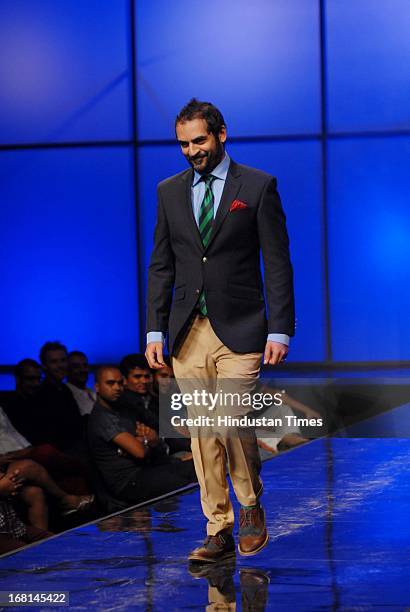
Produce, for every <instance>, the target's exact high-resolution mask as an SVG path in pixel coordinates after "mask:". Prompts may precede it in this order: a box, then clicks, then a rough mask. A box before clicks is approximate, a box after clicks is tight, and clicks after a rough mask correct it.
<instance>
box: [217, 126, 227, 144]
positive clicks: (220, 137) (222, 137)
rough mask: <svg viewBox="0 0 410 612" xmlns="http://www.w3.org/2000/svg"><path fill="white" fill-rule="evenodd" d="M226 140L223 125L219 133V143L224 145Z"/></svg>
mask: <svg viewBox="0 0 410 612" xmlns="http://www.w3.org/2000/svg"><path fill="white" fill-rule="evenodd" d="M226 138H227V134H226V127H225V126H224V125H223V126H222V127H221V130H220V132H219V142H222V144H224V143H225V142H226Z"/></svg>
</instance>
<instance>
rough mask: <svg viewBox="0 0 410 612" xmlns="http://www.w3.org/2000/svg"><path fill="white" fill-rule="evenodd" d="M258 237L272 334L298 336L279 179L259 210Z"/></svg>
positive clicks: (265, 193) (270, 183)
mask: <svg viewBox="0 0 410 612" xmlns="http://www.w3.org/2000/svg"><path fill="white" fill-rule="evenodd" d="M257 219H258V234H259V242H260V245H261V250H262V258H263V269H264V284H265V294H266V302H267V309H268V333H269V334H272V333H276V334H287V335H288V336H294V334H295V299H294V291H293V270H292V264H291V261H290V254H289V237H288V233H287V230H286V217H285V213H284V212H283V208H282V204H281V201H280V197H279V194H278V192H277V189H276V179H275V178H271V180H269V181H268V182H267V184H266V185H265V188H264V191H263V193H262V197H261V201H260V203H259V208H258V217H257Z"/></svg>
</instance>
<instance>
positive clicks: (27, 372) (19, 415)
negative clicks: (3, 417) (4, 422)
mask: <svg viewBox="0 0 410 612" xmlns="http://www.w3.org/2000/svg"><path fill="white" fill-rule="evenodd" d="M14 378H15V380H16V390H15V391H13V392H10V393H7V395H4V397H2V399H1V406H2V408H3V409H4V411H5V413H6V414H7V416H8V418H9V419H10V421H11V423H12V424H13V426H14V427H15V428H16V429H17V431H19V432H20V433H21V434H22V435H23V436H24V437H25V438H27V439H30V434H31V432H32V431H34V430H35V429H36V428H37V427H38V411H39V402H38V398H37V393H38V390H39V388H40V385H41V367H40V364H38V363H37V361H34V359H22V360H21V361H19V362H18V364H17V365H16V366H15V368H14Z"/></svg>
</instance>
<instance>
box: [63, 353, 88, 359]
mask: <svg viewBox="0 0 410 612" xmlns="http://www.w3.org/2000/svg"><path fill="white" fill-rule="evenodd" d="M70 357H85V358H86V359H87V355H86V354H85V353H83V351H70V352H69V353H68V358H69V359H70Z"/></svg>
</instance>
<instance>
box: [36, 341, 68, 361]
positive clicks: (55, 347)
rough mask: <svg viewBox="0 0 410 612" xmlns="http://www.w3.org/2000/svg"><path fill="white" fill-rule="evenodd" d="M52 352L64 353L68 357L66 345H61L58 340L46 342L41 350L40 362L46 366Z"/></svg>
mask: <svg viewBox="0 0 410 612" xmlns="http://www.w3.org/2000/svg"><path fill="white" fill-rule="evenodd" d="M50 351H64V352H65V354H66V355H68V351H67V347H66V346H64V344H61V342H59V341H58V340H54V341H53V342H51V341H49V342H46V343H45V344H43V346H42V347H41V349H40V361H41V363H42V364H43V365H45V363H46V359H47V353H49V352H50Z"/></svg>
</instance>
